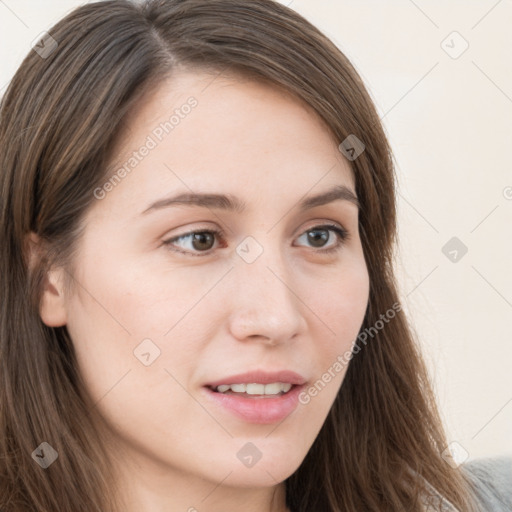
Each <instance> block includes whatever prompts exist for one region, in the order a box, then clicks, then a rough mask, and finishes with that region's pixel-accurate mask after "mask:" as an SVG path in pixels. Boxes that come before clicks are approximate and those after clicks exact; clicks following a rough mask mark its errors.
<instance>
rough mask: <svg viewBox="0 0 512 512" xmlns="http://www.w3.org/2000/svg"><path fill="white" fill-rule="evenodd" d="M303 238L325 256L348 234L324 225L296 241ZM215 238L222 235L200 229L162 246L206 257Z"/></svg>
mask: <svg viewBox="0 0 512 512" xmlns="http://www.w3.org/2000/svg"><path fill="white" fill-rule="evenodd" d="M304 237H305V238H306V242H307V243H308V244H311V246H312V247H313V248H319V249H320V250H319V251H318V252H321V253H323V254H325V253H331V252H334V251H338V250H340V249H341V247H342V246H343V243H344V242H346V241H347V240H348V239H349V233H348V232H347V231H346V230H345V229H343V228H342V227H340V226H336V225H334V224H325V225H321V226H315V227H313V228H311V229H308V230H307V231H305V232H304V233H303V234H302V235H300V236H299V237H298V240H300V239H301V238H304ZM216 238H219V239H221V240H224V233H223V232H222V231H219V230H215V229H201V230H198V231H191V232H189V233H184V234H183V235H179V236H176V237H173V238H170V239H168V240H165V241H164V242H163V244H164V245H165V246H167V247H168V248H169V249H170V250H172V251H176V252H181V253H183V254H187V255H190V256H206V255H208V254H210V252H212V250H213V249H214V248H215V242H216ZM224 247H226V245H224ZM324 247H328V248H327V249H325V248H324Z"/></svg>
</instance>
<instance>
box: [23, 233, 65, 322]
mask: <svg viewBox="0 0 512 512" xmlns="http://www.w3.org/2000/svg"><path fill="white" fill-rule="evenodd" d="M27 245H28V246H27V250H28V252H29V254H28V265H29V267H30V269H33V268H34V266H35V265H36V263H37V261H38V260H39V259H40V258H41V255H42V253H43V249H42V247H41V241H40V238H39V237H38V235H37V234H35V233H33V232H31V233H30V234H29V235H28V238H27ZM63 278H64V270H63V269H55V270H49V271H48V272H47V273H46V275H45V277H44V279H43V283H42V290H41V301H40V305H39V315H40V317H41V320H42V321H43V323H44V324H46V325H47V326H48V327H61V326H63V325H66V322H67V314H66V308H65V297H64V279H63Z"/></svg>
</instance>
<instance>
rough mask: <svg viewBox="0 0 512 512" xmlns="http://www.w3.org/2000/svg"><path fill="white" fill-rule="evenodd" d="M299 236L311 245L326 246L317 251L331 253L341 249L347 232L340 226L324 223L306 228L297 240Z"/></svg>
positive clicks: (347, 235) (346, 237)
mask: <svg viewBox="0 0 512 512" xmlns="http://www.w3.org/2000/svg"><path fill="white" fill-rule="evenodd" d="M301 238H302V239H305V240H306V242H307V243H308V244H311V245H312V247H315V248H322V247H328V248H327V249H322V250H321V251H319V252H322V253H331V252H334V251H338V250H340V249H341V247H342V246H343V243H344V242H346V241H347V240H348V239H349V234H348V232H347V231H346V230H345V229H343V228H341V227H340V226H336V225H334V224H325V225H322V226H315V227H313V228H311V229H308V230H307V231H305V232H304V233H303V234H302V235H300V236H299V238H298V240H300V239H301Z"/></svg>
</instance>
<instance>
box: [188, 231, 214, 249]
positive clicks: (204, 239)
mask: <svg viewBox="0 0 512 512" xmlns="http://www.w3.org/2000/svg"><path fill="white" fill-rule="evenodd" d="M213 240H214V238H213V234H212V233H206V232H205V233H194V238H193V240H192V245H193V246H194V249H197V250H200V249H211V246H212V245H213Z"/></svg>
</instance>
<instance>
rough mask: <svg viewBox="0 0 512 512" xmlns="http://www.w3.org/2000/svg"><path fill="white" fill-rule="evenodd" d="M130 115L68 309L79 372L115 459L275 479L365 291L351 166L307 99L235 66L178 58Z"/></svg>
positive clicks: (296, 455)
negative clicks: (178, 66)
mask: <svg viewBox="0 0 512 512" xmlns="http://www.w3.org/2000/svg"><path fill="white" fill-rule="evenodd" d="M172 116H173V117H172ZM165 123H167V124H165ZM124 125H125V126H126V127H128V130H127V131H126V133H125V136H124V137H123V138H122V140H121V142H120V144H119V146H118V147H116V151H115V155H116V161H115V162H113V165H112V173H111V175H112V174H116V176H117V178H113V179H111V180H110V181H107V182H106V183H105V186H104V187H102V188H101V190H98V189H97V190H96V191H95V195H96V197H97V199H95V203H94V204H93V206H92V208H91V209H90V210H89V212H88V214H87V216H86V217H85V218H84V223H85V227H86V228H85V232H84V236H83V238H82V239H81V240H80V242H79V246H78V252H77V254H78V256H77V258H76V260H75V261H74V267H75V268H76V269H77V270H76V273H75V275H74V278H75V279H76V281H77V282H78V283H80V285H77V286H76V288H75V290H74V292H73V294H72V295H71V296H67V297H65V301H64V302H63V306H62V307H63V308H64V311H65V312H64V316H65V324H66V325H67V329H68V331H69V333H70V336H71V338H72V340H73V343H74V346H75V348H76V353H77V357H78V362H79V371H80V373H81V374H82V375H83V377H84V380H85V382H86V384H87V388H88V391H89V393H90V394H91V396H92V399H93V400H94V401H95V402H97V403H98V404H97V408H98V410H99V411H100V413H101V415H102V416H103V417H104V418H105V420H106V421H107V423H108V425H109V426H110V428H111V430H112V432H114V433H115V436H116V439H117V440H118V443H119V444H118V446H116V455H117V456H118V457H119V460H120V461H122V464H123V465H124V467H130V468H132V467H137V468H138V471H140V473H141V475H152V477H153V478H155V479H156V478H157V477H156V475H165V477H166V478H167V481H169V480H168V479H169V475H174V476H175V477H176V478H177V479H178V478H180V477H181V476H183V475H186V480H184V482H185V481H186V482H187V484H186V485H188V486H190V485H191V484H190V482H192V481H193V479H194V478H196V479H197V480H201V481H203V482H204V481H206V482H207V484H208V489H211V488H212V483H215V485H216V484H218V482H219V481H221V480H223V479H224V478H226V480H225V482H224V484H226V485H228V484H229V485H231V486H233V487H247V488H248V487H253V488H263V487H270V486H274V485H276V484H277V483H278V482H282V481H283V480H284V479H286V478H287V477H288V476H290V475H291V474H292V473H293V472H294V471H295V470H296V469H297V468H298V466H299V465H300V464H301V462H302V460H303V459H304V457H305V456H306V453H307V452H308V450H309V448H310V447H311V445H312V443H313V441H314V440H315V438H316V436H317V434H318V432H319V430H320V428H321V427H322V424H323V423H324V420H325V419H326V417H327V414H328V412H329V409H330V407H331V405H332V403H333V401H334V399H335V397H336V394H337V392H338V390H339V388H340V386H341V384H342V381H343V378H344V375H345V372H346V366H345V367H343V365H339V364H338V365H336V364H335V363H336V361H337V360H338V358H339V356H341V355H342V354H344V353H346V352H347V351H349V350H350V349H351V348H352V345H353V343H354V340H355V339H356V337H357V334H358V332H359V329H360V327H361V324H362V321H363V317H364V314H365V310H366V306H367V302H368V293H369V278H368V272H367V268H366V264H365V259H364V255H363V250H362V246H361V240H360V236H359V232H358V207H357V205H356V204H355V203H354V202H352V201H351V200H349V199H347V197H348V195H349V193H350V192H352V194H354V195H355V184H354V179H353V176H352V171H351V168H350V166H349V163H348V162H347V160H346V159H345V158H344V156H343V155H342V154H341V153H340V152H339V150H338V148H337V146H338V144H339V141H336V140H334V139H333V138H332V137H331V135H330V134H329V132H328V130H327V129H326V127H325V126H324V125H323V124H322V123H321V121H320V120H319V119H318V118H317V117H316V116H315V115H314V113H313V112H312V111H311V110H310V109H309V107H306V106H304V105H303V104H301V103H299V102H298V101H297V100H295V99H293V98H292V97H290V96H288V95H286V94H284V93H282V92H280V91H279V90H277V89H276V88H275V87H270V86H269V85H264V84H262V83H256V82H253V81H249V80H244V79H242V78H240V77H234V76H231V77H221V76H219V77H217V78H214V76H212V75H208V74H206V73H204V74H203V73H201V72H197V71H194V72H192V71H181V72H180V74H179V75H176V76H173V77H172V79H171V80H169V81H166V82H164V83H162V84H161V86H160V87H159V88H158V90H156V92H154V93H152V94H151V95H150V96H148V97H147V98H146V100H145V102H144V103H142V104H140V105H139V107H138V108H137V110H136V111H134V112H133V114H132V115H131V117H130V118H129V119H128V120H127V121H126V122H125V123H124ZM144 147H145V148H146V149H143V148H144ZM123 166H124V172H123V171H122V170H121V171H119V169H121V168H123ZM313 198H316V199H313ZM48 315H50V313H48ZM48 318H49V316H48ZM329 371H330V376H331V378H330V379H327V378H326V377H325V375H324V374H325V373H326V372H329ZM244 374H246V375H244ZM323 375H324V377H322V376H323ZM319 380H320V381H322V383H323V384H322V385H318V381H319ZM276 382H282V383H284V384H285V386H280V385H276V386H273V385H270V386H264V385H265V384H271V383H276ZM315 383H317V387H316V392H315V390H313V391H311V389H312V387H314V386H315ZM229 384H254V385H250V386H247V387H245V388H244V387H243V386H242V387H240V386H239V387H236V386H235V388H234V389H229V390H228V391H227V392H226V393H220V392H218V391H213V390H212V389H211V387H212V386H217V385H226V387H227V385H229ZM289 384H293V386H292V387H291V389H290V390H289V391H287V392H286V393H284V391H286V390H287V389H288V388H289ZM223 389H225V388H221V390H223ZM263 393H269V394H266V395H264V396H263ZM275 393H278V394H275ZM283 393H284V394H283ZM143 470H144V471H143ZM179 475H181V476H179ZM141 478H148V479H149V476H148V477H146V476H141ZM183 478H184V476H183ZM152 481H156V480H152Z"/></svg>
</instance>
